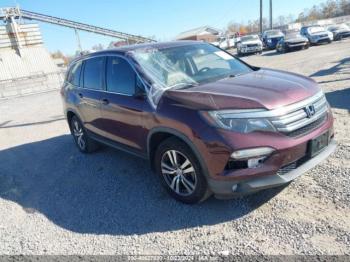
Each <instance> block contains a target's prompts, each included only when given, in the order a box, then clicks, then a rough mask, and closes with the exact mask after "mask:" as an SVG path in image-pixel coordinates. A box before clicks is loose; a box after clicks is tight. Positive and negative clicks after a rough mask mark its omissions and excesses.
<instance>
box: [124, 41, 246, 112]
mask: <svg viewBox="0 0 350 262" xmlns="http://www.w3.org/2000/svg"><path fill="white" fill-rule="evenodd" d="M129 55H131V56H132V58H133V59H134V60H136V62H137V63H138V64H139V66H140V67H141V68H140V70H142V71H143V73H144V74H145V75H146V76H147V78H148V79H149V80H150V81H151V82H152V83H150V87H148V90H146V91H147V93H148V97H149V100H150V101H151V103H152V104H153V106H156V105H157V104H158V101H159V99H160V97H161V96H162V94H163V93H164V92H165V91H166V90H169V89H180V88H188V87H191V86H196V85H200V84H202V83H208V82H212V81H217V80H219V79H222V78H227V77H230V76H231V77H232V76H237V75H240V74H245V73H248V72H251V71H252V69H251V68H250V67H248V66H247V65H245V64H243V63H242V62H240V61H239V60H237V59H235V58H234V57H233V56H232V55H230V54H228V53H226V52H224V51H222V50H220V49H218V48H216V47H214V46H212V45H209V44H204V43H201V44H191V45H184V46H177V47H171V48H165V49H156V48H142V49H136V50H133V51H131V52H129Z"/></svg>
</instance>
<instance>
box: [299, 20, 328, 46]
mask: <svg viewBox="0 0 350 262" xmlns="http://www.w3.org/2000/svg"><path fill="white" fill-rule="evenodd" d="M300 34H301V35H302V36H305V37H307V38H308V39H309V42H310V44H312V45H318V44H323V43H331V42H332V41H333V34H332V33H331V32H329V31H327V30H326V29H324V28H323V27H322V26H318V25H317V26H305V27H302V28H301V30H300Z"/></svg>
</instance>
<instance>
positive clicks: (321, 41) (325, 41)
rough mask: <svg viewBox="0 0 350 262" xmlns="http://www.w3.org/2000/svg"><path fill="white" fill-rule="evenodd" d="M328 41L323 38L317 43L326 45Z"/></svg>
mask: <svg viewBox="0 0 350 262" xmlns="http://www.w3.org/2000/svg"><path fill="white" fill-rule="evenodd" d="M329 41H330V40H329V39H328V38H324V39H321V40H319V41H318V43H328V42H329Z"/></svg>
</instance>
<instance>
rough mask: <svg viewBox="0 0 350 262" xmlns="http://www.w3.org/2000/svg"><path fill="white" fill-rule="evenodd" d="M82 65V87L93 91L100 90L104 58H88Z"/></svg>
mask: <svg viewBox="0 0 350 262" xmlns="http://www.w3.org/2000/svg"><path fill="white" fill-rule="evenodd" d="M84 64H85V65H84V87H85V88H89V89H94V90H102V89H103V87H102V76H103V67H104V58H103V57H95V58H90V59H88V60H86V61H85V62H84Z"/></svg>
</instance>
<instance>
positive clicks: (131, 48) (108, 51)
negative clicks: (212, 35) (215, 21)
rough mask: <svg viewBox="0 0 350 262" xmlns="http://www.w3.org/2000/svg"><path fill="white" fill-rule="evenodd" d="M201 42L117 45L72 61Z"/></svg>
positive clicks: (181, 41)
mask: <svg viewBox="0 0 350 262" xmlns="http://www.w3.org/2000/svg"><path fill="white" fill-rule="evenodd" d="M200 43H203V42H201V41H191V40H180V41H171V42H155V43H143V44H134V45H128V46H123V47H116V48H111V49H106V50H102V51H97V52H93V53H89V54H85V55H82V56H79V57H77V58H75V59H74V60H73V61H72V62H71V64H73V63H75V62H76V61H79V60H82V59H85V58H89V57H94V56H98V55H103V54H111V53H116V54H121V55H123V54H125V53H127V52H130V51H135V50H139V49H148V48H155V49H166V48H171V47H178V46H185V45H193V44H200Z"/></svg>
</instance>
